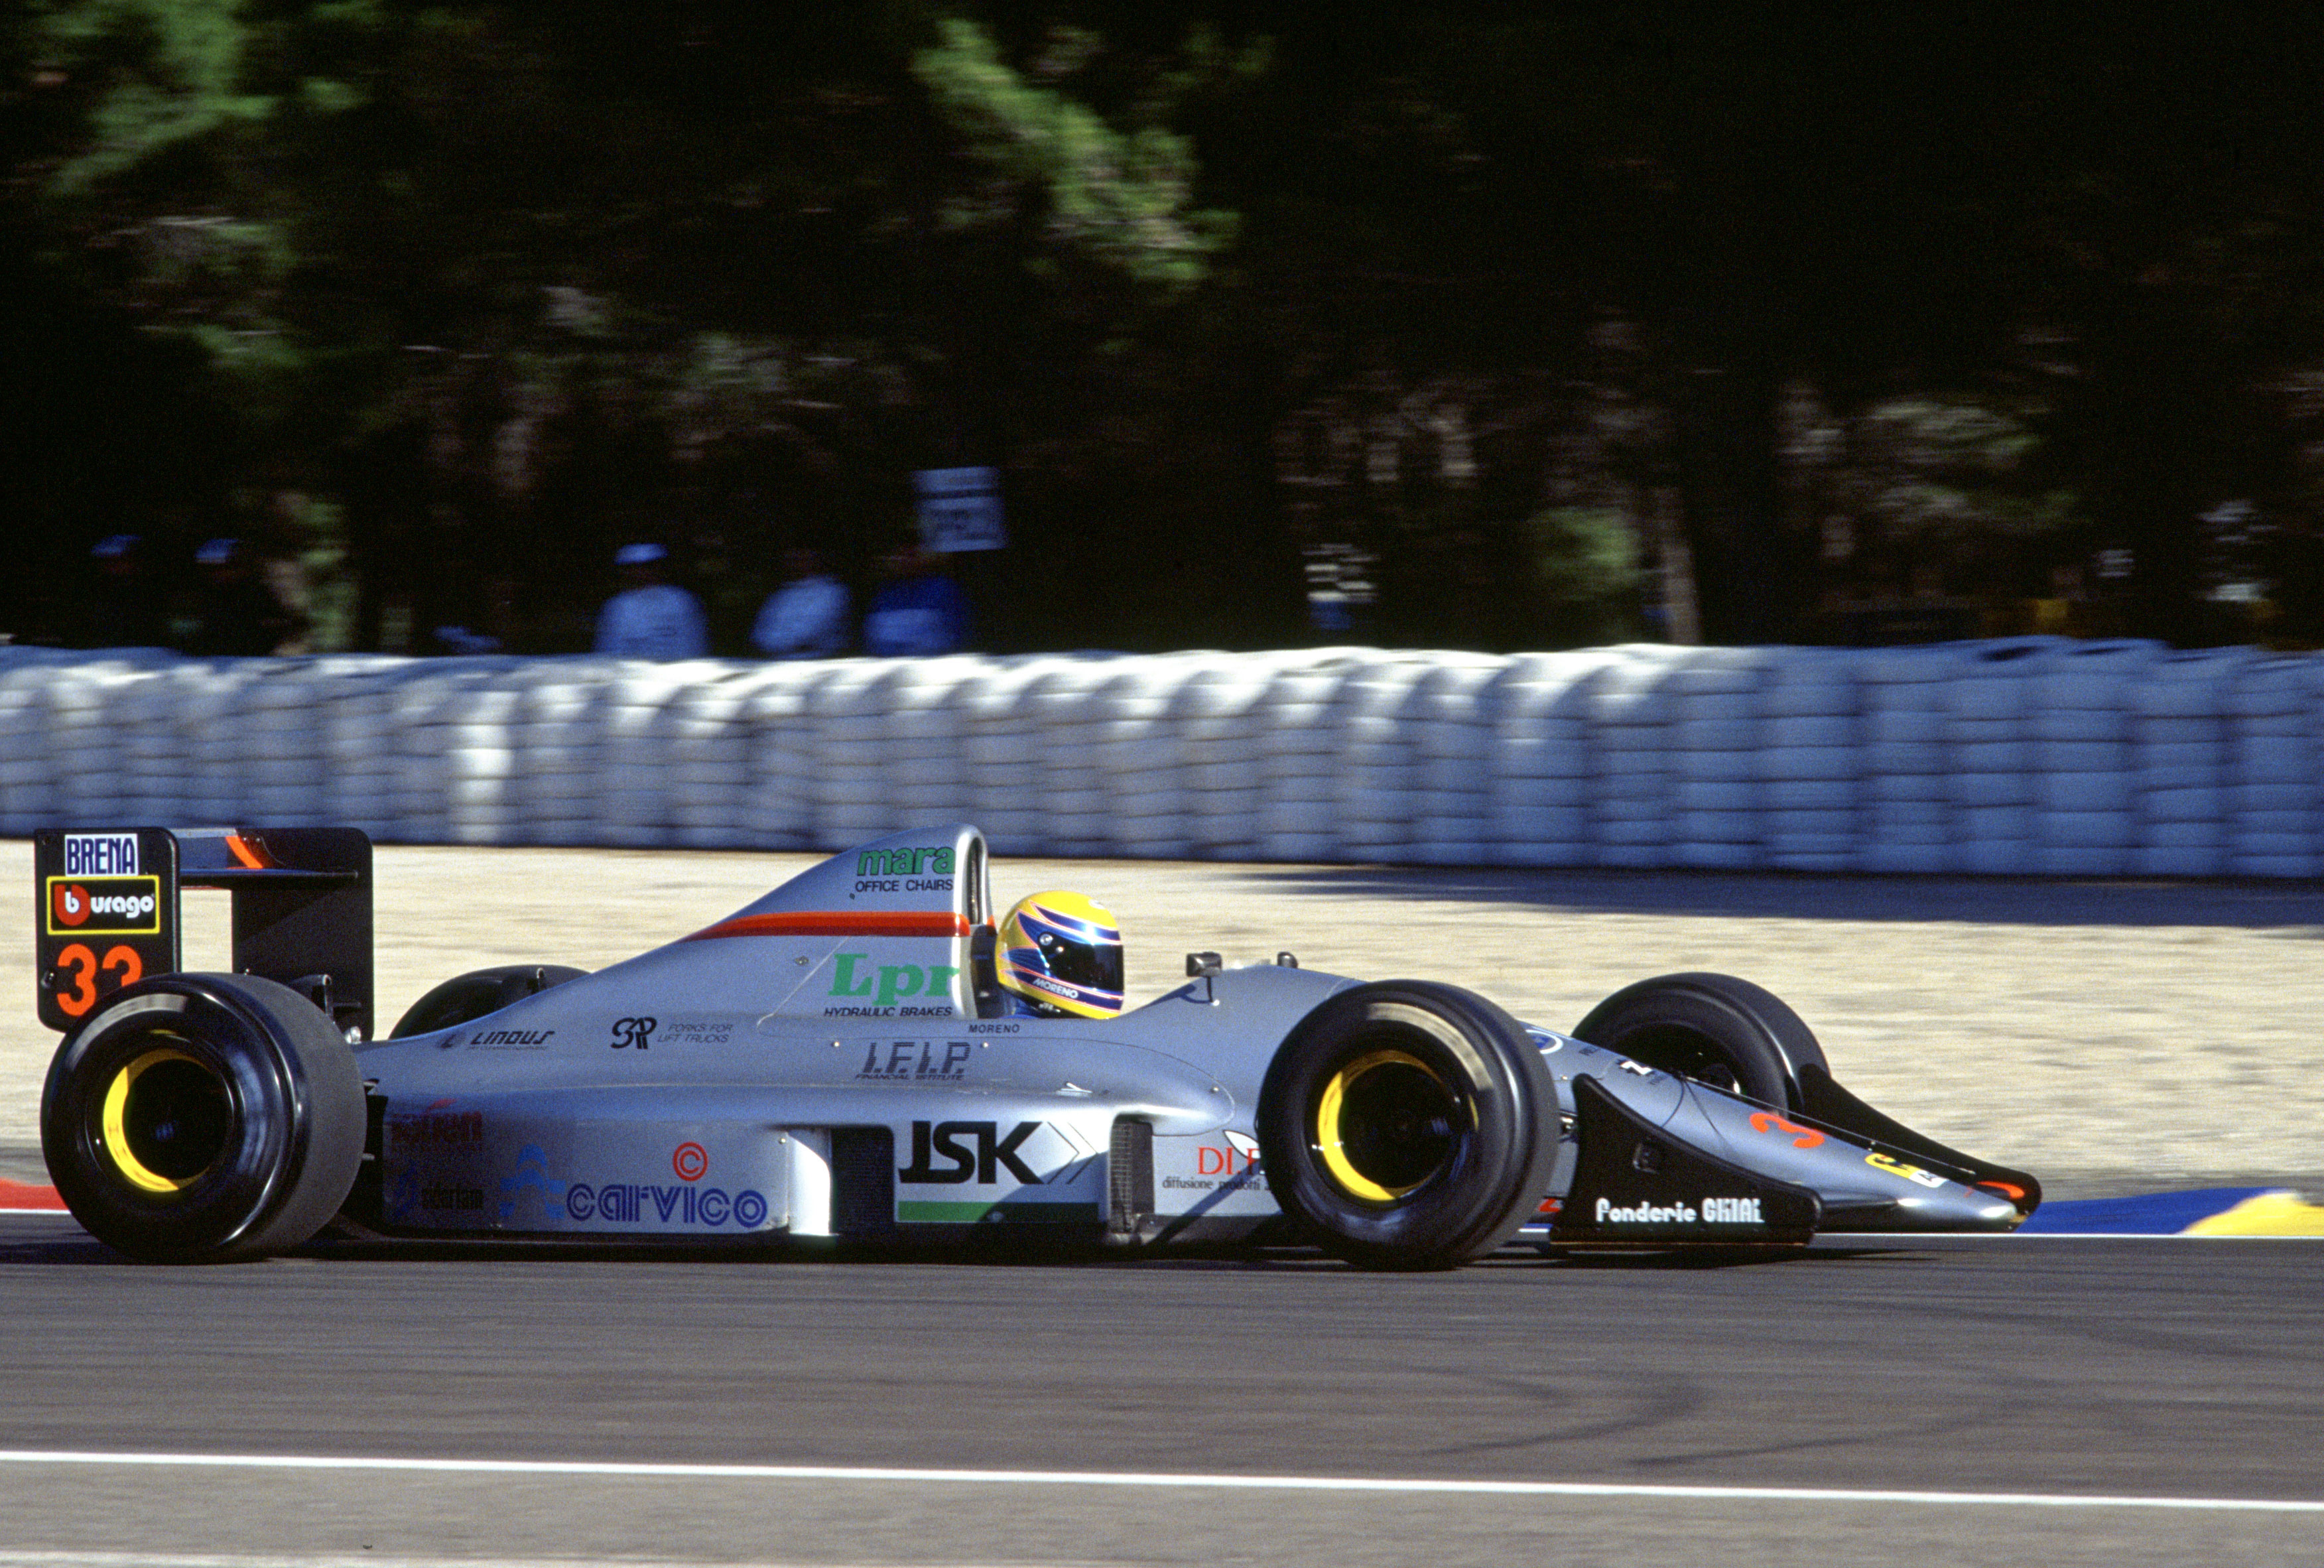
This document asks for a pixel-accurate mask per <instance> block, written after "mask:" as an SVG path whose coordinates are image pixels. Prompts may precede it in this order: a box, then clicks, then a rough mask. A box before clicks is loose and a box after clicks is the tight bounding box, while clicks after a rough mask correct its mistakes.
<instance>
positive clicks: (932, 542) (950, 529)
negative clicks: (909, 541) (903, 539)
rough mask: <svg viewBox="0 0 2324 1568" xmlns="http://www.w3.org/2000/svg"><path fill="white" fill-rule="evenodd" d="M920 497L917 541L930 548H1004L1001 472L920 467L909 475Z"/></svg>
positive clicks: (1006, 543) (1006, 544)
mask: <svg viewBox="0 0 2324 1568" xmlns="http://www.w3.org/2000/svg"><path fill="white" fill-rule="evenodd" d="M912 487H913V489H915V490H917V491H918V492H919V496H920V542H921V543H922V544H924V545H926V546H927V547H928V549H932V550H936V551H938V552H940V553H945V554H951V553H957V552H959V551H963V550H997V549H1007V548H1008V547H1009V530H1007V529H1006V528H1004V527H1003V526H1002V525H1001V470H1000V469H998V468H923V469H920V470H919V471H918V473H916V474H914V475H912Z"/></svg>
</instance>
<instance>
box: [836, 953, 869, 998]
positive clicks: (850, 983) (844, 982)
mask: <svg viewBox="0 0 2324 1568" xmlns="http://www.w3.org/2000/svg"><path fill="white" fill-rule="evenodd" d="M869 957H871V955H870V954H869V953H835V954H833V955H831V994H832V995H834V996H869V995H871V976H870V975H868V974H867V975H865V976H864V977H863V983H862V984H861V985H858V984H856V983H855V966H856V965H857V964H860V963H862V961H863V960H865V959H867V958H869Z"/></svg>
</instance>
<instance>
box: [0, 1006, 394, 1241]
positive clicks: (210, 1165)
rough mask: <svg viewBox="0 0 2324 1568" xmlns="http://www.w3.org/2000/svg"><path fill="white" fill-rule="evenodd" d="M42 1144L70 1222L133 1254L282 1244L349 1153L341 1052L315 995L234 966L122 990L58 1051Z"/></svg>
mask: <svg viewBox="0 0 2324 1568" xmlns="http://www.w3.org/2000/svg"><path fill="white" fill-rule="evenodd" d="M41 1149H42V1154H43V1155H44V1156H45V1157H46V1158H47V1160H48V1166H49V1175H50V1177H51V1179H52V1180H53V1181H54V1182H55V1183H56V1184H57V1191H58V1192H59V1193H60V1194H61V1195H62V1196H63V1198H64V1200H65V1204H66V1206H67V1207H69V1208H70V1209H71V1210H72V1213H73V1217H74V1218H75V1219H77V1220H78V1221H79V1222H81V1224H82V1225H84V1226H85V1227H87V1228H88V1232H89V1234H91V1235H93V1236H95V1237H96V1238H97V1240H98V1241H103V1242H105V1243H106V1245H107V1246H109V1247H113V1248H115V1249H117V1250H120V1251H123V1252H126V1253H128V1254H129V1255H130V1256H131V1257H133V1258H141V1259H146V1260H148V1261H150V1262H157V1263H211V1262H225V1261H228V1260H231V1259H242V1258H258V1257H263V1256H265V1255H266V1254H268V1253H271V1252H279V1251H283V1250H287V1249H290V1248H292V1247H296V1246H298V1245H299V1244H300V1243H301V1242H303V1241H307V1240H308V1239H309V1237H311V1236H313V1235H314V1234H315V1232H316V1231H319V1230H321V1229H322V1228H323V1227H324V1225H326V1224H327V1223H328V1222H330V1219H331V1217H332V1216H333V1215H334V1214H336V1213H338V1209H339V1205H340V1204H342V1203H344V1202H345V1201H346V1195H347V1193H348V1191H349V1189H351V1188H352V1187H353V1186H354V1185H355V1170H356V1167H358V1166H359V1165H360V1164H361V1163H362V1161H363V1149H364V1094H363V1083H362V1080H361V1079H360V1078H359V1077H358V1076H357V1075H356V1071H355V1053H354V1052H353V1051H351V1050H350V1049H349V1048H348V1047H347V1043H346V1040H345V1039H344V1038H341V1036H340V1034H339V1032H338V1030H337V1028H334V1027H333V1026H332V1024H331V1022H330V1021H329V1020H328V1019H326V1018H325V1017H324V1016H323V1015H322V1013H321V1012H320V1011H319V1010H317V1009H316V1007H315V1006H314V1004H313V1003H311V1002H309V1001H308V1000H307V999H306V998H304V997H302V996H300V994H299V993H298V992H295V991H292V990H291V988H290V987H288V986H285V985H278V984H276V983H275V982H272V981H271V980H261V979H259V978H257V977H256V976H254V975H248V974H169V975H163V976H161V977H159V978H157V979H153V980H149V981H145V982H142V983H140V984H137V985H132V986H128V987H125V988H124V989H123V990H122V991H120V992H116V993H115V995H113V996H111V997H109V998H107V999H106V1001H105V1003H104V1005H102V1006H101V1007H99V1008H98V1009H97V1011H96V1012H95V1013H93V1014H91V1015H90V1017H89V1019H88V1021H87V1022H86V1023H84V1024H82V1025H81V1027H80V1028H78V1029H76V1030H75V1031H74V1032H73V1033H72V1034H70V1035H69V1036H68V1037H67V1038H66V1039H65V1041H64V1043H63V1044H62V1045H61V1046H60V1047H58V1048H57V1054H56V1056H55V1058H54V1059H53V1060H52V1061H51V1063H50V1065H49V1077H48V1084H47V1086H46V1087H45V1088H44V1089H43V1091H42V1095H41Z"/></svg>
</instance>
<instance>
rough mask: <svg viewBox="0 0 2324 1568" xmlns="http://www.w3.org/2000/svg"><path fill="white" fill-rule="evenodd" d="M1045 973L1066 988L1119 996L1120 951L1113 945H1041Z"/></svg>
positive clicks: (1061, 943)
mask: <svg viewBox="0 0 2324 1568" xmlns="http://www.w3.org/2000/svg"><path fill="white" fill-rule="evenodd" d="M1041 954H1042V956H1043V957H1045V958H1047V960H1048V963H1049V973H1051V974H1054V975H1056V977H1057V978H1058V979H1059V980H1062V981H1064V982H1065V983H1066V984H1067V985H1078V986H1084V987H1087V988H1088V989H1090V990H1093V991H1103V992H1112V993H1113V994H1114V995H1116V996H1119V995H1120V994H1121V948H1120V946H1119V945H1116V944H1114V943H1111V942H1106V943H1084V942H1059V943H1056V944H1055V945H1051V944H1049V943H1046V942H1045V943H1043V944H1042V945H1041Z"/></svg>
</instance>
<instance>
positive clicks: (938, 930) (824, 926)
mask: <svg viewBox="0 0 2324 1568" xmlns="http://www.w3.org/2000/svg"><path fill="white" fill-rule="evenodd" d="M967 935H968V919H967V917H965V916H963V915H956V914H954V913H953V912H952V911H950V910H948V909H927V910H917V909H890V910H884V911H882V910H872V909H802V910H797V911H789V912H785V913H782V914H777V915H737V916H735V917H734V918H733V919H731V920H721V921H719V922H718V924H716V925H715V926H710V927H705V928H704V929H702V930H699V931H696V933H695V934H694V935H693V936H688V937H687V938H686V940H687V941H688V942H702V941H706V940H708V939H709V938H711V937H714V936H967Z"/></svg>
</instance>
